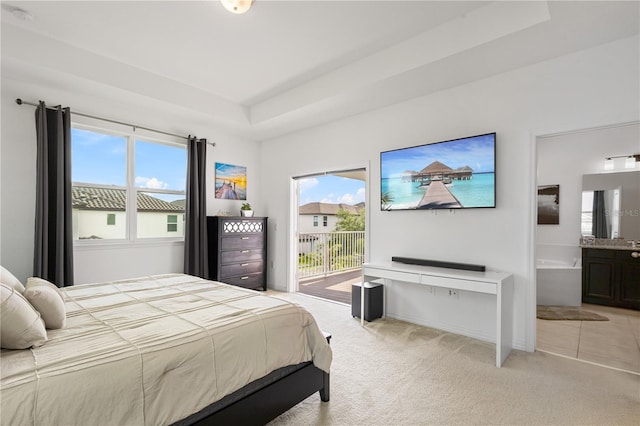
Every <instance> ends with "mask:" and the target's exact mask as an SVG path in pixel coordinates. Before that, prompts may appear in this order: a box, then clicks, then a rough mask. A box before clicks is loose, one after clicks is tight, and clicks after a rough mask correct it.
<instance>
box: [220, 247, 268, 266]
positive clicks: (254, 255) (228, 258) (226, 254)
mask: <svg viewBox="0 0 640 426" xmlns="http://www.w3.org/2000/svg"><path fill="white" fill-rule="evenodd" d="M263 259H264V250H262V249H261V248H259V249H246V250H228V251H222V252H220V264H221V265H225V264H228V263H239V262H240V263H242V262H251V261H256V260H263Z"/></svg>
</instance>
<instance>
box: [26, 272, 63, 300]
mask: <svg viewBox="0 0 640 426" xmlns="http://www.w3.org/2000/svg"><path fill="white" fill-rule="evenodd" d="M35 286H45V287H49V288H51V289H52V290H54V291H55V292H56V293H57V294H58V296H60V300H62V303H64V296H63V295H62V291H60V288H58V287H57V286H56V285H55V284H53V283H51V282H49V281H47V280H45V279H43V278H38V277H29V278H27V283H26V284H25V286H24V287H25V289H26V290H29V289H30V288H32V287H35Z"/></svg>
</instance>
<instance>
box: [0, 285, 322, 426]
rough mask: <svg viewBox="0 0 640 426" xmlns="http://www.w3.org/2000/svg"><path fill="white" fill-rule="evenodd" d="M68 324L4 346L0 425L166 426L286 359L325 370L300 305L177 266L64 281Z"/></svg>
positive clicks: (318, 337)
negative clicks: (41, 338)
mask: <svg viewBox="0 0 640 426" xmlns="http://www.w3.org/2000/svg"><path fill="white" fill-rule="evenodd" d="M63 292H64V294H65V300H66V309H67V325H66V327H65V328H63V329H61V330H48V337H49V340H48V341H47V342H46V343H45V344H44V345H43V346H41V347H39V348H36V349H30V350H2V354H1V357H0V360H1V366H0V372H1V374H2V381H1V385H0V398H1V407H0V408H1V411H0V419H1V422H2V424H7V425H28V424H36V425H162V424H170V423H172V422H175V421H177V420H180V419H182V418H184V417H186V416H188V415H190V414H192V413H195V412H197V411H199V410H200V409H202V408H203V407H205V406H207V405H209V404H211V403H212V402H214V401H217V400H218V399H221V398H222V397H224V396H225V395H227V394H229V393H231V392H233V391H235V390H237V389H239V388H241V387H242V386H244V385H246V384H247V383H249V382H251V381H253V380H255V379H258V378H260V377H262V376H264V375H266V374H268V373H269V372H271V371H273V370H275V369H277V368H279V367H283V366H285V365H291V364H297V363H300V362H304V361H310V360H312V361H313V363H314V364H315V365H316V366H317V367H318V368H320V369H322V370H324V371H326V372H329V366H330V364H331V349H330V347H329V345H328V344H327V342H326V340H325V339H324V337H323V335H322V333H321V332H320V330H319V328H318V326H317V324H316V322H315V320H314V318H313V317H312V316H311V314H310V313H309V312H307V311H306V310H305V309H304V308H302V307H300V306H298V305H295V304H292V303H290V302H287V301H284V300H281V299H278V298H275V297H268V296H265V295H264V294H261V293H258V292H255V291H252V290H245V289H242V288H238V287H233V286H229V285H226V284H221V283H218V282H213V281H206V280H202V279H200V278H197V277H193V276H189V275H181V274H171V275H161V276H153V277H146V278H143V279H137V280H126V281H116V282H111V283H101V284H90V285H81V286H76V287H69V288H66V289H64V290H63Z"/></svg>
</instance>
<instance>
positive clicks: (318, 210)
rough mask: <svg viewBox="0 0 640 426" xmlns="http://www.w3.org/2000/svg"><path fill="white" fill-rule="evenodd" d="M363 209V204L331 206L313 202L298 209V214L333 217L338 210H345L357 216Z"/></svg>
mask: <svg viewBox="0 0 640 426" xmlns="http://www.w3.org/2000/svg"><path fill="white" fill-rule="evenodd" d="M363 207H364V203H358V204H356V205H355V206H352V205H350V204H344V203H340V204H331V203H320V202H313V203H307V204H304V205H302V206H300V208H299V209H298V213H299V214H301V215H302V214H323V215H324V214H326V215H335V214H337V213H338V210H346V211H348V212H349V213H352V214H358V212H359V211H360V209H362V208H363Z"/></svg>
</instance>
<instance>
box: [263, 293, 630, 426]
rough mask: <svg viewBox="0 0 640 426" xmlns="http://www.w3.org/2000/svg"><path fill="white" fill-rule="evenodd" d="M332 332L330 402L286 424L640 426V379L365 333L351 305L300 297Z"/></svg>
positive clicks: (487, 346) (399, 332)
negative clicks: (497, 358)
mask: <svg viewBox="0 0 640 426" xmlns="http://www.w3.org/2000/svg"><path fill="white" fill-rule="evenodd" d="M270 293H271V294H272V295H275V296H277V297H282V298H285V299H287V300H292V301H294V302H296V303H298V304H300V305H302V306H304V307H306V308H307V309H308V310H309V311H310V312H311V313H312V314H313V315H314V316H315V318H316V320H317V322H318V324H319V325H320V328H321V329H322V330H324V331H327V332H330V333H331V334H332V336H333V337H332V339H331V347H332V350H333V363H332V366H331V400H330V401H329V402H327V403H322V402H321V401H320V398H319V396H318V395H317V394H314V395H312V396H311V397H309V398H307V399H306V400H305V401H303V402H301V403H300V404H298V405H297V406H295V407H293V408H292V409H291V410H289V411H287V412H286V413H284V414H282V415H281V416H280V417H278V418H276V419H274V420H273V421H272V422H271V423H269V425H270V426H284V425H296V426H297V425H350V426H358V425H363V426H365V425H367V426H375V425H385V426H386V425H408V426H412V425H498V424H500V425H637V424H638V420H639V419H640V375H634V374H630V373H625V372H621V371H617V370H612V369H607V368H604V367H599V366H594V365H590V364H586V363H582V362H579V361H576V360H571V359H567V358H563V357H558V356H554V355H551V354H546V353H542V352H534V353H530V352H524V351H517V350H516V351H513V352H512V353H511V355H510V356H509V358H508V359H507V360H506V362H505V364H504V365H503V367H502V368H497V367H496V366H495V349H494V345H493V344H491V343H487V342H483V341H480V340H476V339H472V338H468V337H464V336H460V335H456V334H452V333H448V332H444V331H440V330H436V329H432V328H428V327H422V326H418V325H414V324H409V323H406V322H402V321H398V320H394V319H389V318H384V319H378V320H376V321H373V322H371V323H365V327H364V328H363V327H361V326H360V321H359V320H357V319H355V318H352V317H351V311H350V307H349V306H346V305H342V304H338V303H333V302H327V301H323V300H320V299H315V298H312V297H308V296H304V295H299V294H294V293H276V292H271V291H270Z"/></svg>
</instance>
